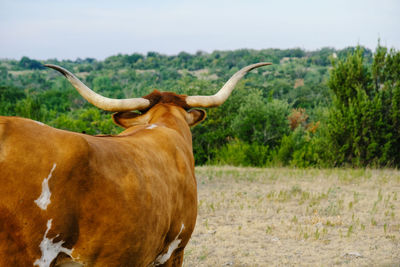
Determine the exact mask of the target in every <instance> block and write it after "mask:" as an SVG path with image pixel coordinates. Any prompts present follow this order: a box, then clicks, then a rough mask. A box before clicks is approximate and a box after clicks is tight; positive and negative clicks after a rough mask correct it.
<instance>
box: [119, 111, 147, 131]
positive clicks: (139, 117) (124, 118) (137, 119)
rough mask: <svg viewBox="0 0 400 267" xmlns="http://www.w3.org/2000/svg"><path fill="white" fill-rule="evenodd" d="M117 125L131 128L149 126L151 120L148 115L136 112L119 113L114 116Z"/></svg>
mask: <svg viewBox="0 0 400 267" xmlns="http://www.w3.org/2000/svg"><path fill="white" fill-rule="evenodd" d="M112 118H113V120H114V122H115V124H117V125H119V126H121V127H124V128H129V127H132V126H135V125H141V124H147V123H148V121H149V118H148V116H147V115H146V114H139V113H134V112H130V111H128V112H117V113H114V114H113V115H112Z"/></svg>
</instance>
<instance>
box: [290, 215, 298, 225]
mask: <svg viewBox="0 0 400 267" xmlns="http://www.w3.org/2000/svg"><path fill="white" fill-rule="evenodd" d="M290 221H291V222H292V223H298V222H299V220H298V219H297V217H296V215H294V216H293V218H292V219H291V220H290Z"/></svg>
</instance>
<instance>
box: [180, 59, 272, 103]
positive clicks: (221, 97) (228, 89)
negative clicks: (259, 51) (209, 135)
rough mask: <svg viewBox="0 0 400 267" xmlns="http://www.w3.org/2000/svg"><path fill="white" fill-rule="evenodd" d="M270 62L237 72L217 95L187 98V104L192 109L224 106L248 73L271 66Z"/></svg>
mask: <svg viewBox="0 0 400 267" xmlns="http://www.w3.org/2000/svg"><path fill="white" fill-rule="evenodd" d="M271 64H272V63H269V62H261V63H256V64H253V65H249V66H247V67H244V68H242V69H241V70H239V71H238V72H236V73H235V74H234V75H233V76H232V77H231V78H230V79H229V80H228V81H227V82H226V83H225V85H224V86H223V87H222V88H221V89H220V90H219V91H218V92H217V93H216V94H215V95H211V96H200V95H196V96H188V97H186V103H187V104H188V105H189V106H190V107H203V108H211V107H218V106H220V105H222V104H223V103H224V102H225V100H226V99H228V97H229V96H230V94H231V93H232V90H233V89H234V88H235V86H236V84H237V83H238V82H239V81H240V79H242V77H243V76H244V75H245V74H246V73H248V72H249V71H251V70H253V69H255V68H258V67H262V66H266V65H271Z"/></svg>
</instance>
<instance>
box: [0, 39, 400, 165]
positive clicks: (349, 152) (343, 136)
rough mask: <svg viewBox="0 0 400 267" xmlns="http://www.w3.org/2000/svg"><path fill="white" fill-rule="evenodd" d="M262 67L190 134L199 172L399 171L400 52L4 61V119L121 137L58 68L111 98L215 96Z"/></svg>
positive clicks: (0, 101) (0, 89)
mask: <svg viewBox="0 0 400 267" xmlns="http://www.w3.org/2000/svg"><path fill="white" fill-rule="evenodd" d="M261 61H269V62H272V63H274V65H272V66H268V67H264V68H260V69H256V70H254V71H253V72H251V73H249V74H248V75H247V76H246V77H245V78H244V79H243V81H241V82H240V83H239V84H238V86H237V88H236V90H235V91H234V92H233V94H232V96H231V97H230V98H229V99H228V101H227V102H226V103H224V104H223V105H222V106H221V107H219V108H217V109H209V110H208V111H207V113H208V117H207V120H206V121H205V122H203V123H202V124H200V125H198V126H196V127H194V128H193V139H194V142H193V145H194V153H195V157H196V163H197V164H198V165H203V164H231V165H242V166H296V167H310V166H319V167H329V166H356V167H362V166H371V165H372V166H393V167H399V166H400V155H399V153H398V151H400V83H399V80H400V72H399V70H400V53H399V52H397V51H395V50H390V51H389V50H388V49H386V48H384V47H381V46H378V48H377V50H376V51H375V53H372V52H371V51H370V50H368V49H365V48H360V47H356V48H347V49H343V50H335V49H332V48H322V49H320V50H317V51H311V52H309V51H304V50H302V49H288V50H279V49H266V50H246V49H243V50H236V51H215V52H213V53H211V54H207V53H203V52H197V53H196V54H188V53H185V52H182V53H180V54H178V55H176V56H167V55H162V54H159V53H156V52H149V53H147V55H142V54H132V55H116V56H111V57H109V58H107V59H105V60H104V61H98V60H95V59H91V58H86V59H77V60H75V61H71V60H64V61H58V60H55V59H52V60H46V61H43V62H39V61H37V60H33V59H30V58H28V57H23V58H22V59H21V60H19V61H18V60H0V114H1V115H17V116H22V117H27V118H32V119H34V120H38V121H42V122H44V123H46V124H49V125H51V126H53V127H57V128H61V129H68V130H72V131H77V132H85V133H87V134H117V133H118V132H120V131H121V129H120V128H118V127H117V126H115V125H114V124H113V123H112V120H111V119H110V113H108V112H105V111H102V110H99V109H97V108H94V107H93V106H91V105H90V104H89V103H87V102H86V101H85V100H84V99H83V98H82V97H81V96H80V95H79V94H78V93H77V92H76V91H75V90H74V89H73V87H72V86H71V85H70V84H69V82H67V81H66V79H65V78H64V77H62V76H61V75H59V74H58V73H57V72H55V71H54V70H50V69H44V68H43V67H42V64H45V63H49V64H57V65H60V66H63V67H65V68H67V69H69V70H70V71H72V72H73V73H75V74H76V75H77V76H78V77H79V78H80V79H81V80H82V81H84V82H85V83H86V84H87V85H88V86H89V87H91V88H92V89H93V90H94V91H97V92H99V93H100V94H102V95H104V96H107V97H112V98H128V97H137V96H144V95H146V94H149V93H150V92H152V91H153V90H154V89H158V90H160V91H172V92H176V93H179V94H188V95H197V94H200V95H209V94H214V93H215V92H216V91H217V90H218V89H219V88H221V86H222V85H223V84H224V83H225V81H226V80H227V79H229V77H230V76H231V75H233V74H234V73H235V72H236V71H238V70H239V69H240V68H242V67H244V66H246V65H249V64H252V63H255V62H261Z"/></svg>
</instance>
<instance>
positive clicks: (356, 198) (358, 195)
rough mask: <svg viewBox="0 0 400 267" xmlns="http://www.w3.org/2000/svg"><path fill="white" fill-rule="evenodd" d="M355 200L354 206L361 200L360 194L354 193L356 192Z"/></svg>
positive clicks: (354, 194)
mask: <svg viewBox="0 0 400 267" xmlns="http://www.w3.org/2000/svg"><path fill="white" fill-rule="evenodd" d="M353 199H354V201H353V202H354V204H357V203H358V201H359V199H360V193H358V192H356V191H354V192H353Z"/></svg>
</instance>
